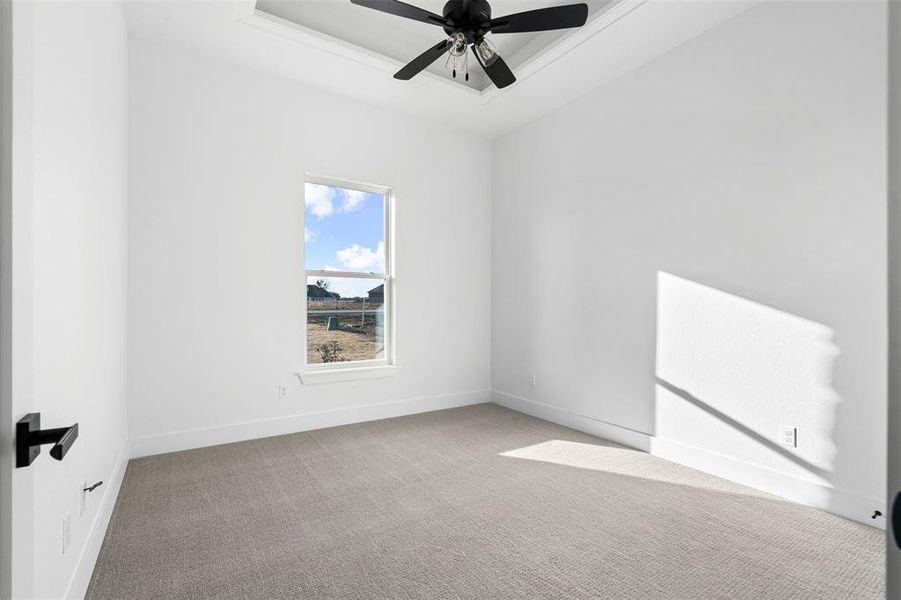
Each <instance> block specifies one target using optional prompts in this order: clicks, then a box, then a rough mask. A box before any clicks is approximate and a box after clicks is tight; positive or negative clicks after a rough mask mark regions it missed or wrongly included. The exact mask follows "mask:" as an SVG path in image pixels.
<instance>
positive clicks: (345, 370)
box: [300, 173, 397, 384]
mask: <svg viewBox="0 0 901 600" xmlns="http://www.w3.org/2000/svg"><path fill="white" fill-rule="evenodd" d="M308 183H309V184H313V185H325V186H329V187H337V188H342V189H345V190H354V191H358V192H364V193H368V194H380V195H381V196H382V197H383V198H384V199H385V201H384V207H383V209H384V216H383V219H382V220H383V226H384V230H383V232H382V235H383V239H384V241H385V272H384V273H362V272H355V271H322V270H315V269H313V270H308V269H306V244H304V285H303V289H304V290H306V289H307V282H308V281H309V278H310V277H323V278H340V277H345V278H352V279H372V280H373V281H376V280H378V281H384V285H385V300H384V304H383V309H382V310H383V311H384V315H385V317H384V318H385V329H384V339H385V352H384V357H383V358H372V359H366V360H354V361H347V362H340V363H309V362H307V361H308V360H309V349H308V348H307V329H306V325H304V333H303V342H304V343H303V348H304V351H303V352H304V357H303V365H304V366H303V370H302V372H301V373H300V379H301V381H302V382H303V383H304V384H312V383H329V382H335V381H352V380H356V379H368V378H376V377H391V376H393V375H395V374H396V368H397V361H396V357H397V349H396V346H397V344H396V336H395V330H396V329H395V322H396V319H395V305H396V302H395V277H394V190H393V189H392V188H390V187H388V186H384V185H375V184H371V183H362V182H359V181H350V180H347V179H338V178H334V177H324V176H321V175H313V174H310V173H307V175H306V177H305V178H304V197H306V184H308ZM304 206H306V203H304ZM304 224H306V210H304ZM306 323H307V303H306V300H305V301H304V324H306Z"/></svg>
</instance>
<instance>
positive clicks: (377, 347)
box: [307, 323, 385, 364]
mask: <svg viewBox="0 0 901 600" xmlns="http://www.w3.org/2000/svg"><path fill="white" fill-rule="evenodd" d="M334 344H337V346H335V345H334ZM321 348H326V350H325V351H323V350H321ZM323 353H325V354H326V355H327V356H328V355H331V356H334V357H335V358H337V359H340V360H342V361H349V360H370V359H374V358H383V357H384V353H385V347H384V344H382V343H379V342H378V341H376V339H375V334H374V332H373V331H368V332H367V331H362V332H360V331H347V330H340V329H339V330H333V331H328V330H327V329H326V327H325V324H324V323H307V363H308V364H318V363H322V362H325V361H323ZM329 362H331V361H329Z"/></svg>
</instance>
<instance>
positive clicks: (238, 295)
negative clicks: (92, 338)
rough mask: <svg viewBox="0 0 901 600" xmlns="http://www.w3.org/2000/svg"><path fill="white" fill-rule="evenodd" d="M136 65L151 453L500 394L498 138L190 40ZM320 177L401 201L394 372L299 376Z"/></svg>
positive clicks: (139, 364)
mask: <svg viewBox="0 0 901 600" xmlns="http://www.w3.org/2000/svg"><path fill="white" fill-rule="evenodd" d="M129 56H130V75H131V87H130V98H131V103H130V122H131V131H130V179H129V181H130V184H129V185H130V208H129V303H128V309H129V314H128V325H129V358H128V360H129V431H130V435H131V436H132V438H133V443H134V448H135V451H136V453H137V454H143V453H150V452H160V451H166V450H173V449H179V448H185V447H191V446H199V445H204V444H211V443H217V442H223V441H229V440H235V439H242V438H246V437H259V436H262V435H267V434H274V433H281V432H288V431H297V430H300V429H303V428H307V427H314V426H323V425H329V424H334V423H339V422H345V421H347V420H357V419H365V418H374V417H382V416H389V415H391V414H399V413H404V412H414V411H417V410H429V409H433V408H438V407H442V406H450V405H454V404H459V403H466V402H474V401H484V400H486V399H488V398H489V396H488V390H489V387H490V367H489V364H490V355H489V334H490V308H489V288H490V279H489V272H490V257H489V251H490V242H489V232H490V222H489V219H490V201H489V194H490V160H491V153H490V146H489V144H488V143H487V142H486V141H483V140H477V139H473V138H472V137H471V136H468V135H463V134H458V133H455V132H453V131H448V130H445V129H439V128H437V127H434V126H432V125H430V124H427V123H425V122H422V121H418V120H414V119H412V118H407V117H403V116H400V115H399V114H395V113H392V112H389V111H385V110H381V109H375V108H372V107H369V106H366V105H363V104H359V103H356V102H353V101H349V100H345V99H342V98H339V97H336V96H332V95H329V94H326V93H323V92H321V91H317V90H314V89H312V88H309V87H305V86H303V85H300V84H297V83H294V82H290V81H288V80H284V79H279V78H276V77H274V76H270V75H265V74H261V73H255V72H253V71H250V70H244V69H242V68H240V67H237V66H232V65H230V64H227V63H224V62H217V61H215V60H212V59H208V58H205V57H202V56H201V55H198V54H193V53H191V52H188V51H182V50H178V49H176V48H175V47H172V46H161V45H155V44H153V43H149V42H144V41H137V40H135V41H133V42H132V44H131V49H130V55H129ZM448 110H453V107H452V106H448ZM307 172H310V173H315V174H320V175H325V176H331V177H337V178H346V179H350V180H357V181H364V182H371V183H378V184H385V185H389V186H393V187H394V189H395V191H396V245H397V248H396V250H397V252H396V263H397V264H396V274H397V299H398V301H397V306H398V323H397V327H398V331H397V354H398V362H399V364H400V372H399V374H398V375H397V376H396V377H394V378H389V379H377V380H368V381H357V382H346V383H335V384H328V385H318V386H315V385H314V386H311V385H303V384H301V383H300V381H299V380H298V378H297V377H296V373H297V372H298V370H299V369H300V367H301V366H302V364H303V360H304V331H305V323H304V303H305V297H306V282H305V279H304V276H303V268H304V267H303V265H304V263H303V214H304V207H303V195H302V194H303V182H304V175H305V173H307ZM279 384H286V385H288V386H289V390H288V397H287V399H284V400H280V399H279V398H278V393H277V390H278V385H279ZM384 405H388V406H384ZM198 430H201V431H198ZM180 432H181V433H180Z"/></svg>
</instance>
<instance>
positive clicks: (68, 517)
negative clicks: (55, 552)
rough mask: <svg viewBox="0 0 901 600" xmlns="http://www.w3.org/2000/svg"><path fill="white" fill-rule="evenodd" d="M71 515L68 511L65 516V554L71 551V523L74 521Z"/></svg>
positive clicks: (63, 548)
mask: <svg viewBox="0 0 901 600" xmlns="http://www.w3.org/2000/svg"><path fill="white" fill-rule="evenodd" d="M70 517H71V515H70V514H69V513H66V516H64V517H63V547H62V550H63V554H65V553H66V552H68V551H69V532H70V528H69V525H70V523H71V521H72V519H71V518H70Z"/></svg>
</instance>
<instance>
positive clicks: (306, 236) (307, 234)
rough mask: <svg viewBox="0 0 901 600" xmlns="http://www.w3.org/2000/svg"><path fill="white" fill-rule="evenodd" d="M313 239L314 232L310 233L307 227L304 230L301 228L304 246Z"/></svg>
mask: <svg viewBox="0 0 901 600" xmlns="http://www.w3.org/2000/svg"><path fill="white" fill-rule="evenodd" d="M314 237H316V233H315V232H313V231H310V229H309V228H308V227H304V228H303V242H304V243H305V244H306V243H307V242H309V241H312V239H313V238H314Z"/></svg>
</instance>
